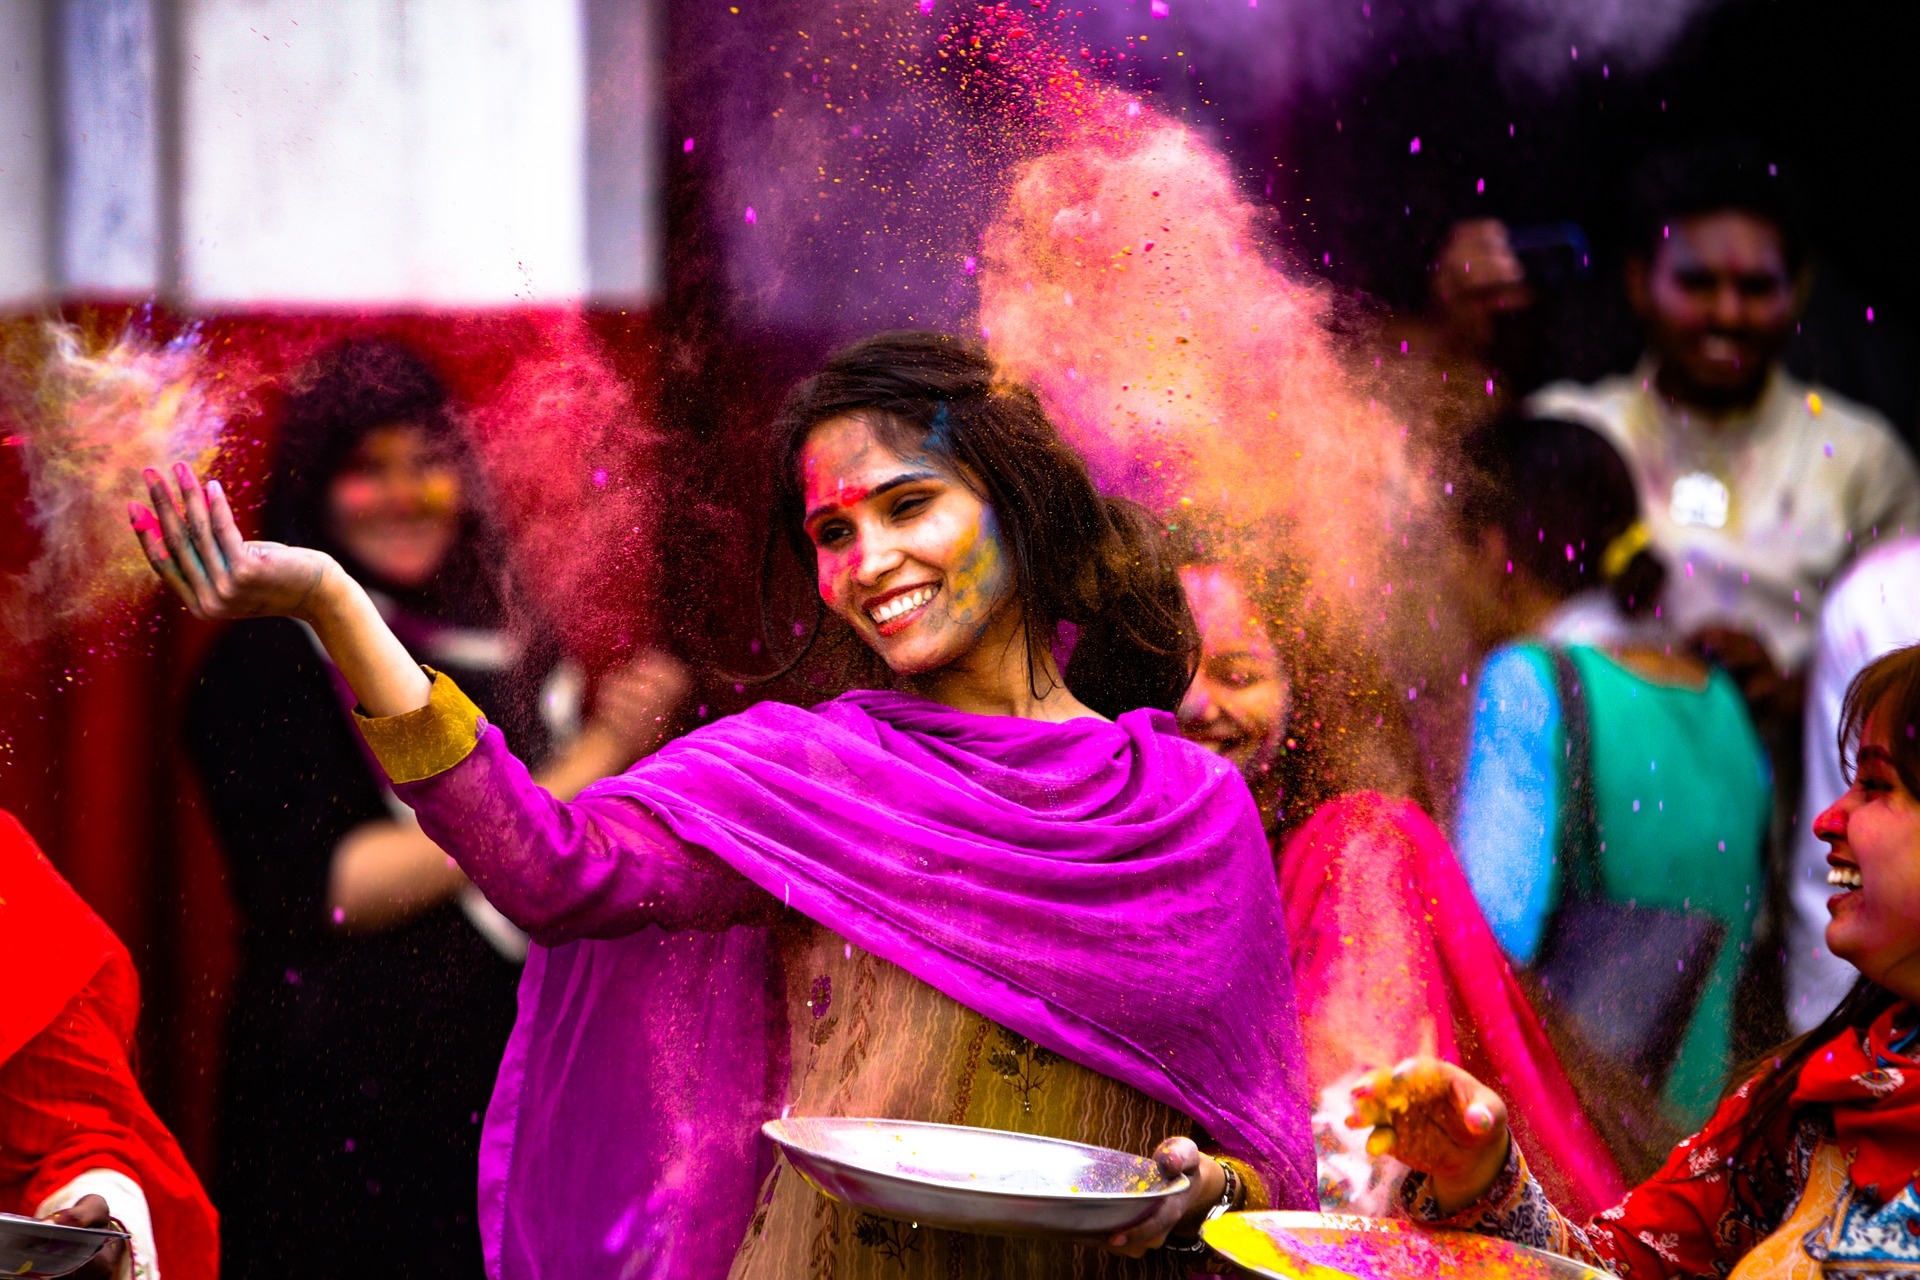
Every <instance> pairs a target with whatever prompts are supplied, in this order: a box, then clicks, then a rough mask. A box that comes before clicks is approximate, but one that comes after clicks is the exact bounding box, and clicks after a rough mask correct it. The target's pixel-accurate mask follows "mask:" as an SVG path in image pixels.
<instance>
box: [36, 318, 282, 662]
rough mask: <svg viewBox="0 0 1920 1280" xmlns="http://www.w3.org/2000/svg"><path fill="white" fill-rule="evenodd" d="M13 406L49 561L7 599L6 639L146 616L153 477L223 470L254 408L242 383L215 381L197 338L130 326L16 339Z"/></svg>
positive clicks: (63, 327) (46, 330)
mask: <svg viewBox="0 0 1920 1280" xmlns="http://www.w3.org/2000/svg"><path fill="white" fill-rule="evenodd" d="M4 346H5V352H4V355H5V360H4V370H5V387H4V395H5V408H6V413H7V416H8V418H9V419H10V420H11V421H12V422H13V423H14V424H15V426H16V428H17V429H16V430H14V431H13V432H11V433H10V434H9V435H8V443H9V444H10V445H12V446H14V447H16V448H18V449H19V450H20V457H21V461H22V463H23V470H24V472H25V474H26V480H27V502H28V513H27V516H28V523H29V524H30V525H31V527H32V529H33V531H34V532H35V533H36V534H37V535H38V541H39V549H38V553H37V554H36V555H35V556H34V558H33V559H32V560H31V562H30V563H28V565H27V567H26V569H25V571H24V572H22V573H19V574H17V575H15V576H12V577H10V578H8V579H7V580H6V581H5V583H4V587H3V589H0V636H3V637H4V638H5V639H6V640H8V641H12V642H16V643H23V642H29V641H32V640H35V639H38V638H40V637H41V636H44V635H47V634H51V633H52V632H53V631H55V630H57V629H59V628H60V627H63V626H66V625H68V624H71V623H76V622H79V621H83V620H86V619H89V618H94V617H99V616H101V615H104V614H108V613H111V612H113V611H115V610H116V609H118V608H121V607H124V606H127V605H131V604H134V603H136V602H138V601H139V600H141V599H142V598H143V597H145V596H146V595H147V594H148V593H150V592H151V591H152V590H154V589H155V588H156V587H158V585H159V580H158V579H157V578H156V577H155V576H154V575H153V572H152V571H151V570H150V569H149V568H148V566H147V563H146V560H145V558H144V557H143V556H142V555H141V553H140V550H139V546H138V544H137V543H136V542H135V541H134V539H133V537H132V535H131V533H130V532H129V530H128V524H127V502H128V500H129V499H141V500H144V498H145V493H146V485H145V483H144V481H143V480H142V479H141V472H142V470H143V469H144V468H147V467H155V468H163V469H164V468H165V467H166V466H167V465H168V464H170V463H172V462H174V461H179V460H184V461H187V462H190V463H192V464H193V465H194V466H195V467H196V468H197V469H199V470H201V471H202V472H204V471H205V470H206V469H207V468H208V467H209V466H211V465H213V464H214V463H215V462H216V460H217V458H218V456H219V454H220V451H221V446H222V442H223V440H224V438H225V435H226V433H227V430H228V427H229V425H230V423H231V421H232V420H233V419H234V418H235V417H236V416H239V415H242V414H244V413H245V412H247V411H248V409H249V407H250V406H249V402H248V400H247V396H246V394H245V392H244V390H243V389H242V383H241V382H240V381H239V380H226V379H220V378H214V377H209V376H208V368H207V364H208V356H207V350H206V344H205V342H204V341H203V340H202V339H201V336H200V334H199V333H198V331H197V330H194V329H188V330H187V331H186V332H185V333H183V334H182V335H181V336H179V337H177V338H175V339H173V340H172V341H167V342H160V341H157V340H155V339H154V338H152V337H150V336H148V335H146V334H144V333H142V332H140V331H139V330H138V329H137V328H136V327H134V326H131V325H130V326H128V327H127V328H126V329H124V330H123V331H122V332H121V333H120V334H118V335H117V336H115V337H113V338H111V339H109V340H107V341H105V342H93V341H89V340H88V339H87V337H86V336H85V335H83V334H82V333H81V331H80V330H79V329H77V328H75V327H74V326H72V325H67V324H60V323H44V324H36V325H32V326H25V327H16V328H14V329H12V330H11V331H10V332H9V333H8V334H7V337H6V341H5V344H4Z"/></svg>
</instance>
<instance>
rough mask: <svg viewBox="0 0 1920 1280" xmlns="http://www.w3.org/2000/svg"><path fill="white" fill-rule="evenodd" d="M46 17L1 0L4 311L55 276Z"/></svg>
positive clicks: (21, 0) (0, 296) (29, 4)
mask: <svg viewBox="0 0 1920 1280" xmlns="http://www.w3.org/2000/svg"><path fill="white" fill-rule="evenodd" d="M42 18H43V15H42V6H41V5H40V4H39V3H37V0H0V306H8V305H11V304H15V303H20V302H26V301H31V300H33V299H36V298H39V297H41V296H42V295H44V294H45V293H46V291H47V288H48V286H49V284H50V283H51V277H52V262H51V260H50V258H49V251H50V249H51V247H52V239H51V233H50V229H49V227H48V217H49V215H50V214H51V212H52V199H51V194H50V191H51V186H52V172H51V170H50V167H49V164H50V157H51V152H52V147H51V142H50V138H49V116H50V115H51V112H50V111H49V110H48V107H49V103H48V101H47V96H48V95H47V81H46V74H45V67H44V65H43V64H44V63H45V61H46V59H45V57H44V50H45V46H46V31H45V24H44V22H43V20H42Z"/></svg>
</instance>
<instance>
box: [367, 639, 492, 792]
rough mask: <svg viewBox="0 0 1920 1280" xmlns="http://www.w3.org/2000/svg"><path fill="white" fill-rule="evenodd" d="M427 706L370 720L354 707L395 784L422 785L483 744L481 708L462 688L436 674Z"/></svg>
mask: <svg viewBox="0 0 1920 1280" xmlns="http://www.w3.org/2000/svg"><path fill="white" fill-rule="evenodd" d="M420 669H421V670H422V671H425V672H426V673H427V674H428V675H430V676H432V677H433V691H432V692H431V693H429V694H428V695H427V705H426V706H424V707H420V708H419V709H417V710H414V711H407V712H403V713H402V714H400V715H397V716H366V715H362V714H360V710H359V708H358V707H356V708H354V712H353V719H354V723H355V724H357V725H359V726H360V736H361V737H363V738H365V739H366V740H367V746H368V748H369V749H371V750H372V752H373V758H374V759H376V760H378V761H379V762H380V767H381V768H382V769H385V770H386V771H387V779H388V781H390V782H395V783H399V782H419V781H421V780H422V779H424V778H431V777H433V776H434V775H435V774H436V773H445V772H446V771H447V770H448V769H451V768H453V766H455V765H457V764H459V763H460V762H461V761H462V760H465V759H466V758H467V757H468V756H469V755H471V754H472V752H473V748H474V745H475V744H476V743H477V742H479V740H480V720H481V716H480V708H479V707H476V706H474V705H473V701H472V699H470V698H468V697H467V695H466V694H464V693H462V692H460V686H459V685H457V684H455V683H454V682H453V681H452V680H450V679H448V678H447V677H446V676H444V675H442V674H441V673H440V672H438V671H435V670H434V669H433V668H432V667H426V666H423V667H421V668H420Z"/></svg>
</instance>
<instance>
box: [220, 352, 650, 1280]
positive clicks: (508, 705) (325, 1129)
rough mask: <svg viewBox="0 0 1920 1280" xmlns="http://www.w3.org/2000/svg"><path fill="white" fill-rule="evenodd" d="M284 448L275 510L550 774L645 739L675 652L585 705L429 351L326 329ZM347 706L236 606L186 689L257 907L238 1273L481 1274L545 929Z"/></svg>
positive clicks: (307, 642) (291, 538) (344, 692)
mask: <svg viewBox="0 0 1920 1280" xmlns="http://www.w3.org/2000/svg"><path fill="white" fill-rule="evenodd" d="M272 475H273V477H274V487H273V490H272V493H271V496H270V498H269V500H268V503H267V508H266V512H265V520H264V524H265V528H266V534H267V536H269V537H272V538H275V539H277V540H279V541H283V542H287V543H290V544H293V545H296V546H304V547H313V548H317V549H320V550H324V551H326V552H328V553H330V554H331V555H332V556H334V557H335V558H336V559H337V560H338V561H339V562H340V564H341V565H342V566H344V567H345V568H346V570H347V572H348V573H350V574H351V575H352V576H353V577H354V578H355V579H357V580H358V581H359V582H361V583H362V584H364V585H365V586H366V588H367V590H368V592H369V593H370V594H371V595H372V597H373V599H374V600H375V601H376V603H377V605H378V607H379V609H380V611H381V613H382V615H383V616H384V617H385V618H386V619H387V620H388V623H389V625H391V626H392V627H393V628H394V630H395V631H396V632H398V633H399V634H402V635H404V636H405V637H406V638H407V643H408V644H409V645H410V646H411V647H412V648H413V650H414V652H416V653H418V654H420V655H421V656H422V658H424V659H425V660H426V661H428V662H430V663H432V664H433V665H434V666H435V667H436V668H438V669H442V670H446V671H449V672H454V673H457V675H458V678H459V680H460V683H461V686H462V687H463V688H465V689H467V690H469V691H470V692H471V694H472V695H473V697H474V698H475V699H476V701H478V703H479V704H480V705H481V706H482V707H484V708H485V709H486V713H487V717H488V719H489V721H490V722H491V723H493V724H496V725H498V726H500V728H501V730H502V732H504V733H505V734H506V735H507V737H508V739H509V740H510V741H511V742H512V743H513V744H514V747H515V749H516V750H517V751H519V752H521V753H523V754H524V756H525V757H526V759H527V760H528V761H529V762H530V763H531V764H533V765H534V766H535V767H536V768H539V769H540V770H541V779H542V781H543V782H544V783H545V785H546V786H548V787H549V788H551V789H552V790H553V791H554V792H555V793H556V794H560V795H572V794H573V793H574V792H576V791H578V790H579V789H580V788H581V787H583V786H585V785H586V784H587V783H588V782H591V781H593V780H595V779H597V778H599V777H602V776H605V775H607V774H610V773H614V772H617V771H618V770H620V769H622V768H624V767H625V766H626V765H628V764H629V763H631V762H632V761H633V759H634V758H635V757H636V756H637V755H639V754H640V752H641V751H642V750H643V749H644V748H645V747H647V746H649V745H651V742H652V740H653V738H654V737H655V735H656V734H657V730H658V724H657V722H656V719H655V717H656V716H657V715H658V714H660V712H661V711H664V710H670V709H671V706H672V704H673V702H674V701H676V700H677V688H678V683H679V677H678V673H677V671H675V670H674V669H672V668H671V667H670V666H669V665H667V664H666V663H665V661H664V660H660V661H658V662H655V663H654V664H652V665H649V664H647V663H645V662H643V663H642V664H639V665H638V666H636V667H635V668H632V669H630V670H629V671H627V672H624V673H622V674H621V675H619V676H616V677H615V678H614V679H611V680H609V681H608V682H606V684H605V685H604V686H603V688H602V690H601V693H600V699H599V703H598V708H597V714H596V715H595V717H594V718H593V719H592V720H590V721H588V722H587V723H586V724H585V725H582V724H581V722H580V714H579V713H580V702H581V694H582V691H583V683H584V682H583V678H582V673H581V671H580V669H579V668H578V667H577V666H576V665H575V664H573V663H572V662H570V661H568V660H566V659H564V658H563V656H562V654H561V651H560V648H559V645H558V643H557V641H556V639H555V637H554V634H553V632H552V631H551V629H550V628H548V627H546V626H544V625H542V622H541V620H540V619H539V618H538V617H537V616H536V615H535V614H534V613H533V611H532V610H530V609H529V607H528V606H527V603H526V601H525V599H524V597H523V596H522V594H521V593H520V591H519V590H518V588H517V586H516V584H515V582H514V580H513V575H512V572H511V570H510V569H509V567H508V566H509V562H510V556H509V553H508V547H507V545H506V541H505V538H504V536H503V534H502V531H501V530H500V529H499V527H498V526H497V525H496V524H495V523H493V522H492V521H491V520H489V519H488V518H487V516H486V515H485V514H484V513H485V512H486V510H487V503H486V501H485V485H484V481H483V479H482V476H481V472H480V468H479V463H478V459H477V458H476V456H475V454H474V451H473V448H472V446H471V445H470V443H469V442H468V440H467V439H466V437H465V435H464V434H463V432H462V430H461V427H460V425H459V422H458V419H457V417H456V415H455V410H454V406H453V404H452V402H451V401H450V399H449V397H448V394H447V392H446V390H445V388H444V386H443V385H442V384H441V382H440V380H439V379H438V377H437V376H436V375H435V374H434V373H433V372H432V370H431V369H429V368H428V367H427V365H426V364H425V363H424V362H423V361H422V360H421V359H420V357H419V356H417V355H415V354H414V353H413V352H411V351H410V350H408V349H406V348H404V347H402V346H400V345H398V344H395V343H391V342H387V341H383V340H356V341H350V342H347V343H344V344H342V345H340V346H338V347H336V348H334V349H333V350H331V351H330V352H328V353H326V354H325V355H323V356H322V357H321V358H320V359H319V360H318V361H317V362H316V363H315V364H314V366H313V367H312V368H311V369H310V370H309V371H308V376H307V377H306V379H305V380H304V382H303V384H302V385H301V386H299V387H298V389H296V390H295V391H294V392H293V393H292V394H291V395H290V396H289V398H288V401H287V405H286V411H285V419H284V422H283V425H282V428H281V432H280V435H279V438H278V440H277V442H276V449H275V456H274V459H273V470H272ZM352 705H353V698H352V695H351V693H350V692H349V691H348V689H347V686H346V683H345V681H344V680H343V679H342V678H341V677H340V675H339V673H338V671H337V670H336V669H335V668H334V667H333V665H332V664H331V663H330V662H329V661H328V660H327V658H326V655H325V653H324V652H323V651H322V650H321V648H320V647H319V645H318V644H317V642H316V641H315V639H314V637H313V635H312V633H311V632H310V631H308V630H307V629H306V628H305V627H304V626H302V625H301V624H299V623H296V622H292V621H289V620H286V619H272V620H265V621H260V622H257V623H255V624H254V625H251V626H246V627H236V628H232V629H229V630H228V631H227V632H226V633H225V634H224V635H223V636H222V637H221V638H220V640H219V642H218V643H217V644H216V646H215V648H214V650H213V652H212V654H211V655H210V657H209V659H208V661H207V663H206V666H205V668H204V669H203V670H202V672H201V675H200V678H199V681H198V683H197V685H196V686H195V688H194V690H193V694H192V700H191V704H190V708H189V720H188V738H189V743H190V746H191V748H192V752H193V755H194V758H195V760H196V762H197V764H198V766H199V769H200V773H201V777H202V779H203V781H204V784H205V786H206V790H207V795H208V799H209V801H210V803H211V809H212V814H213V818H214V823H215V826H216V828H217V830H218V832H219V834H220V837H221V841H222V844H223V846H224V849H225V853H226V856H227V860H228V870H229V874H230V876H231V880H232V887H233V891H234V896H235V898H236V900H237V903H238V905H239V908H240V914H241V919H242V925H243V955H244V960H243V968H242V972H241V975H240V979H239V982H238V985H237V988H236V992H235V999H234V1003H233V1014H232V1022H231V1025H230V1029H229V1033H228V1045H227V1050H228V1051H227V1076H226V1083H225V1096H224V1103H223V1113H222V1148H223V1167H222V1169H221V1177H220V1180H219V1192H220V1202H221V1205H222V1208H223V1214H222V1218H223V1227H224V1231H225V1240H226V1250H227V1253H226V1256H227V1266H228V1271H227V1274H228V1275H230V1276H238V1277H242V1278H243V1280H244V1278H245V1277H252V1276H260V1277H267V1276H271V1277H275V1278H276V1280H284V1278H285V1277H289V1276H307V1275H311V1276H328V1277H333V1276H339V1275H344V1274H350V1273H353V1272H366V1271H373V1272H377V1273H379V1274H381V1275H391V1276H397V1277H414V1276H422V1277H427V1276H431V1277H439V1276H462V1277H477V1276H478V1275H479V1274H480V1272H481V1262H480V1241H479V1236H478V1231H477V1228H476V1226H475V1204H474V1202H475V1182H474V1171H475V1168H476V1165H477V1162H478V1154H479V1145H480V1119H481V1116H482V1114H483V1113H484V1112H485V1110H486V1108H487V1101H488V1097H489V1095H490V1093H491V1090H492V1087H493V1079H494V1072H495V1069H496V1067H497V1066H498V1064H499V1060H500V1052H501V1049H502V1047H503V1046H504V1045H505V1044H506V1040H507V1035H508V1032H509V1031H510V1030H511V1029H512V1027H513V1018H514V989H515V984H516V982H517V981H518V975H519V969H520V961H521V959H522V958H523V957H524V955H525V947H526V943H525V939H524V937H523V936H522V935H520V934H519V932H518V931H517V930H515V929H514V928H513V927H512V926H511V925H510V924H508V923H507V922H506V920H505V919H504V918H503V917H501V916H500V915H499V914H498V913H497V912H495V911H494V910H493V909H492V908H491V907H490V906H488V905H487V903H486V900H485V899H484V898H482V897H481V896H480V894H479V893H478V892H477V891H476V890H475V889H474V888H473V886H472V885H471V884H470V883H468V881H467V879H466V877H465V876H464V875H463V874H461V872H460V870H459V869H458V868H457V867H456V866H455V865H454V864H453V863H452V862H451V861H450V860H449V859H448V858H447V856H446V855H445V854H444V853H442V852H441V851H440V849H439V848H438V847H436V846H435V845H434V843H433V842H432V841H431V840H430V839H428V838H427V837H426V836H425V835H423V834H422V833H421V831H420V828H419V825H418V824H417V823H416V822H415V821H414V820H413V817H412V814H411V812H410V811H409V810H408V809H407V808H406V806H405V805H403V804H401V803H400V802H399V801H398V800H397V799H396V798H395V797H394V795H393V792H392V790H391V789H390V788H388V787H387V786H386V784H385V781H384V779H383V778H382V776H381V774H380V772H379V770H378V769H377V768H376V767H375V765H374V762H373V760H372V759H371V757H369V756H368V755H367V753H366V750H365V748H364V747H363V746H362V744H361V742H360V740H359V737H358V735H357V734H356V733H355V732H354V730H353V728H352V722H351V720H350V718H349V711H350V710H351V707H352Z"/></svg>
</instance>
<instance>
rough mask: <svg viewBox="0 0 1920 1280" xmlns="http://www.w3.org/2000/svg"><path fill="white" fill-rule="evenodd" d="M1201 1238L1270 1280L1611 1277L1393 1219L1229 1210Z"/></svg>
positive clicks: (1486, 1239) (1555, 1257)
mask: <svg viewBox="0 0 1920 1280" xmlns="http://www.w3.org/2000/svg"><path fill="white" fill-rule="evenodd" d="M1200 1236H1201V1238H1202V1239H1203V1240H1205V1241H1206V1242H1207V1244H1208V1245H1209V1246H1210V1247H1211V1248H1212V1249H1213V1251H1214V1252H1215V1253H1217V1254H1219V1255H1220V1256H1221V1257H1223V1258H1225V1259H1227V1260H1228V1261H1229V1262H1231V1263H1233V1265H1234V1266H1236V1267H1238V1268H1239V1269H1240V1270H1241V1271H1244V1272H1245V1273H1247V1274H1248V1275H1254V1276H1265V1277H1268V1278H1269V1280H1342V1277H1351V1280H1476V1278H1478V1277H1488V1278H1490V1280H1493V1278H1497V1280H1613V1277H1611V1276H1609V1275H1608V1274H1607V1273H1606V1272H1604V1271H1598V1270H1595V1269H1594V1268H1593V1267H1589V1266H1587V1265H1586V1264H1585V1263H1581V1262H1575V1261H1574V1260H1573V1259H1572V1258H1563V1257H1561V1256H1560V1255H1559V1254H1557V1253H1548V1252H1546V1251H1545V1250H1543V1249H1530V1248H1528V1247H1527V1246H1526V1245H1521V1244H1513V1243H1511V1242H1509V1241H1506V1240H1496V1239H1494V1238H1493V1237H1492V1236H1482V1235H1475V1234H1473V1233H1472V1232H1468V1231H1437V1230H1430V1229H1428V1228H1426V1227H1421V1226H1416V1225H1414V1224H1413V1223H1411V1222H1403V1221H1401V1220H1399V1219H1395V1218H1362V1217H1357V1216H1354V1215H1351V1214H1341V1213H1286V1212H1281V1211H1279V1210H1270V1211H1266V1212H1261V1213H1227V1214H1222V1215H1221V1216H1220V1217H1218V1218H1215V1219H1214V1220H1213V1221H1211V1222H1209V1223H1206V1224H1205V1225H1204V1226H1202V1227H1201V1228H1200Z"/></svg>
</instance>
